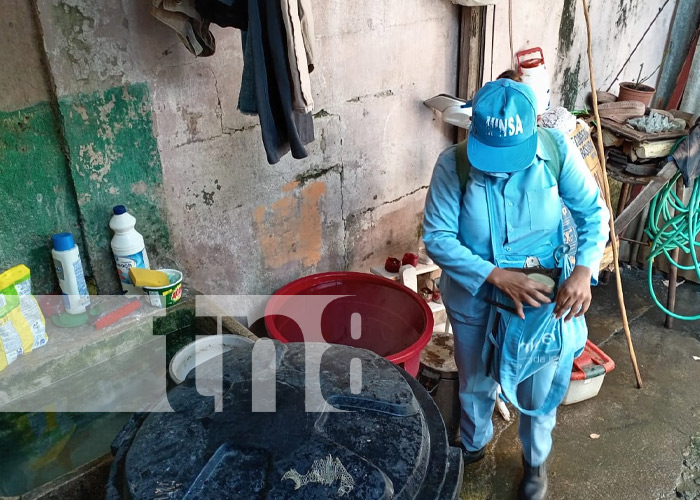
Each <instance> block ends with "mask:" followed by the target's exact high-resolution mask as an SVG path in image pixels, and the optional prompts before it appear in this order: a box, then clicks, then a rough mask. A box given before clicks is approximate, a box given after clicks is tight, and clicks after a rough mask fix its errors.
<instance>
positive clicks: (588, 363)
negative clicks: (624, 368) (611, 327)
mask: <svg viewBox="0 0 700 500" xmlns="http://www.w3.org/2000/svg"><path fill="white" fill-rule="evenodd" d="M614 369H615V362H614V361H613V360H612V359H611V358H610V357H609V356H608V355H607V354H605V353H604V352H603V351H602V350H600V348H598V346H597V345H595V344H594V343H593V342H591V341H590V340H586V347H585V348H584V349H583V352H582V353H581V355H580V356H579V357H578V358H576V359H575V360H574V368H573V370H572V371H571V380H586V379H588V378H594V377H597V376H600V375H604V374H605V373H609V372H611V371H613V370H614Z"/></svg>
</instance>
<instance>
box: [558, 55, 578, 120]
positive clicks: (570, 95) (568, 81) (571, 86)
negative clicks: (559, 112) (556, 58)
mask: <svg viewBox="0 0 700 500" xmlns="http://www.w3.org/2000/svg"><path fill="white" fill-rule="evenodd" d="M580 72H581V55H579V56H578V59H577V60H576V66H574V67H573V68H571V67H568V68H565V69H564V76H563V77H562V81H561V91H560V95H561V103H562V104H561V105H562V106H564V107H565V108H566V109H574V107H575V106H576V98H577V97H578V78H579V73H580Z"/></svg>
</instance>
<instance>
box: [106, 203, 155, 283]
mask: <svg viewBox="0 0 700 500" xmlns="http://www.w3.org/2000/svg"><path fill="white" fill-rule="evenodd" d="M112 213H113V214H114V215H112V218H111V220H110V221H109V227H110V228H111V229H112V231H114V236H113V237H112V253H113V254H114V261H115V262H116V264H117V273H118V274H119V281H120V282H121V285H122V290H124V291H125V292H126V293H129V294H139V293H141V290H140V289H139V288H137V287H135V286H134V284H133V283H132V282H131V279H130V278H129V268H132V267H140V268H142V269H150V264H149V262H148V255H147V254H146V246H145V244H144V242H143V236H141V234H140V233H139V232H138V231H136V229H134V228H135V226H136V218H135V217H134V216H133V215H131V214H130V213H129V212H127V211H126V207H125V206H124V205H117V206H116V207H114V208H113V209H112Z"/></svg>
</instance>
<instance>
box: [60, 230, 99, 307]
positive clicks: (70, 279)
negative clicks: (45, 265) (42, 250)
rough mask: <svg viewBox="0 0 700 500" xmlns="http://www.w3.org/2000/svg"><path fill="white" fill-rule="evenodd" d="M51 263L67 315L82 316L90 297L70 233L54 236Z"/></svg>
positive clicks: (78, 255)
mask: <svg viewBox="0 0 700 500" xmlns="http://www.w3.org/2000/svg"><path fill="white" fill-rule="evenodd" d="M51 241H52V242H53V250H51V255H52V256H53V263H54V266H55V267H56V276H57V277H58V283H59V285H60V286H61V291H62V292H63V305H64V306H65V308H66V312H67V313H68V314H82V313H84V312H85V308H86V306H88V305H89V304H90V295H89V294H88V290H87V285H86V284H85V273H84V272H83V264H82V263H81V262H80V252H79V251H78V246H77V245H76V244H75V240H74V239H73V235H72V234H71V233H59V234H54V235H53V236H52V237H51Z"/></svg>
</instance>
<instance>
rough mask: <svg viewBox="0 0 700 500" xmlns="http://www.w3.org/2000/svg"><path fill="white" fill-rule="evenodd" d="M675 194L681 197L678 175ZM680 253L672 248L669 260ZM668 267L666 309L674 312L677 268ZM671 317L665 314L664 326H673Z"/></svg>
mask: <svg viewBox="0 0 700 500" xmlns="http://www.w3.org/2000/svg"><path fill="white" fill-rule="evenodd" d="M676 194H677V195H678V197H679V198H680V199H681V200H682V199H683V179H682V178H680V177H679V178H678V181H676ZM674 213H675V210H672V212H671V214H670V215H671V217H673V215H674ZM680 253H681V249H680V248H679V247H676V248H674V249H673V251H672V252H671V260H672V261H673V262H678V258H679V256H680ZM669 267H670V268H671V269H670V271H669V273H668V296H667V297H666V309H668V310H669V311H671V312H676V288H677V287H678V268H677V267H676V266H675V265H673V263H671V262H669ZM673 319H674V318H673V316H671V315H670V314H667V315H666V322H665V323H664V326H665V327H666V328H669V329H670V328H673Z"/></svg>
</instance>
